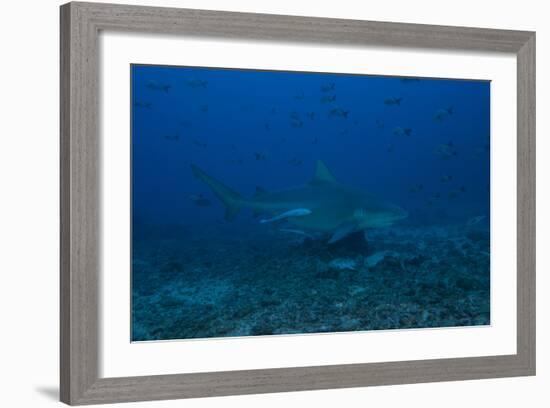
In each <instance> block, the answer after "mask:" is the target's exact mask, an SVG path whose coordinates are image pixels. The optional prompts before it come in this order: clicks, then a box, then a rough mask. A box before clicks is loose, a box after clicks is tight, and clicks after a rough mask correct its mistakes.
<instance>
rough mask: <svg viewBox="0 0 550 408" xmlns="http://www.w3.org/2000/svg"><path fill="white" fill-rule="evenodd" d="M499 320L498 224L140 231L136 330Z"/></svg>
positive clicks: (168, 333)
mask: <svg viewBox="0 0 550 408" xmlns="http://www.w3.org/2000/svg"><path fill="white" fill-rule="evenodd" d="M488 324H490V268H489V232H488V230H487V229H483V228H469V227H465V226H448V227H441V226H439V227H437V226H434V227H429V228H426V227H423V228H415V227H399V228H390V229H380V230H372V231H369V232H368V239H367V240H366V241H365V240H364V239H363V236H354V237H351V238H349V239H347V240H345V241H343V242H340V243H338V244H335V245H327V244H326V242H325V241H321V240H311V239H303V238H302V237H298V236H296V237H295V236H293V235H292V236H290V235H289V234H288V233H284V232H278V231H268V232H251V233H249V234H246V236H239V237H237V238H236V237H235V235H232V234H229V233H217V234H214V233H210V234H208V233H205V234H201V235H200V236H197V235H196V234H193V235H188V234H185V233H184V232H182V233H181V234H177V233H176V234H172V235H171V237H170V239H167V238H163V239H160V238H154V235H153V236H152V237H150V238H145V239H144V238H141V239H135V240H134V243H133V256H132V340H133V341H144V340H168V339H189V338H209V337H227V336H251V335H252V336H254V335H271V334H294V333H321V332H344V331H358V330H381V329H408V328H427V327H451V326H472V325H488Z"/></svg>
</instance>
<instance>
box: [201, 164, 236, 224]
mask: <svg viewBox="0 0 550 408" xmlns="http://www.w3.org/2000/svg"><path fill="white" fill-rule="evenodd" d="M191 170H192V171H193V175H194V176H195V177H196V178H198V179H199V180H201V181H202V182H203V183H205V184H206V185H207V186H208V187H210V188H211V189H212V191H213V192H214V194H216V196H217V197H218V198H219V199H220V200H221V201H222V203H223V205H224V206H225V219H226V220H228V221H231V220H233V219H234V218H235V216H236V215H237V213H238V212H239V210H240V209H241V207H242V202H243V198H242V196H241V195H240V194H239V193H237V192H235V191H233V190H231V189H230V188H229V187H227V186H226V185H224V184H223V183H221V182H219V181H218V180H216V179H215V178H213V177H211V176H209V175H208V174H206V173H205V172H204V171H203V170H202V169H200V168H199V167H197V166H195V165H194V164H191Z"/></svg>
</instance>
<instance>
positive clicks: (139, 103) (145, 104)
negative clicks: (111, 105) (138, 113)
mask: <svg viewBox="0 0 550 408" xmlns="http://www.w3.org/2000/svg"><path fill="white" fill-rule="evenodd" d="M152 106H153V105H152V104H151V102H143V101H135V102H134V107H136V108H144V109H151V107H152Z"/></svg>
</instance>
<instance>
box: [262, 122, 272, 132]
mask: <svg viewBox="0 0 550 408" xmlns="http://www.w3.org/2000/svg"><path fill="white" fill-rule="evenodd" d="M270 129H271V126H270V125H269V122H264V130H265V131H266V132H269V130H270Z"/></svg>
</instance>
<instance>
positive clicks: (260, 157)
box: [254, 152, 267, 160]
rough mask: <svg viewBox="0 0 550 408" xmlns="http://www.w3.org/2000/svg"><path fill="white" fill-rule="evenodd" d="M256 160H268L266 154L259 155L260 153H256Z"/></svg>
mask: <svg viewBox="0 0 550 408" xmlns="http://www.w3.org/2000/svg"><path fill="white" fill-rule="evenodd" d="M254 158H255V159H256V160H266V159H267V157H266V155H265V154H264V153H259V152H256V153H254Z"/></svg>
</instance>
